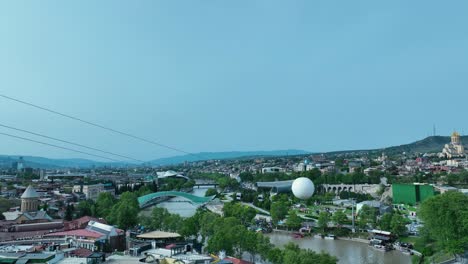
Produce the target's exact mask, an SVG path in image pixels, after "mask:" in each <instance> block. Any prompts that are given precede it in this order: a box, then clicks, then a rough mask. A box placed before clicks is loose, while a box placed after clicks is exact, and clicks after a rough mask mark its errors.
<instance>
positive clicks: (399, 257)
mask: <svg viewBox="0 0 468 264" xmlns="http://www.w3.org/2000/svg"><path fill="white" fill-rule="evenodd" d="M207 190H208V187H202V188H199V189H198V188H194V189H193V191H192V194H194V195H197V196H205V193H206V191H207ZM182 200H183V199H182V198H178V197H174V198H171V199H169V200H167V201H165V202H162V203H159V204H157V205H155V206H158V207H162V208H166V209H167V210H168V211H169V212H170V213H172V214H179V215H180V216H182V217H191V216H193V215H194V214H195V211H196V209H197V208H196V207H195V206H194V205H192V204H191V203H188V202H179V201H182ZM152 209H153V207H149V208H146V209H145V210H144V214H146V215H148V214H150V212H151V210H152ZM267 236H268V237H270V240H271V243H273V244H274V245H276V246H278V247H282V246H284V245H285V244H287V243H289V242H294V243H296V244H298V245H299V246H300V247H301V248H305V249H312V250H314V251H317V252H320V251H324V252H327V253H328V254H330V255H332V256H336V257H337V258H338V259H339V261H338V263H341V264H345V263H353V264H354V263H363V264H381V263H384V264H385V263H388V264H394V263H398V264H410V263H411V257H410V256H408V255H404V254H402V253H400V252H398V251H395V250H394V251H390V252H386V253H383V252H380V251H377V250H374V249H372V248H370V247H369V246H368V245H367V244H364V243H359V242H353V241H346V240H325V239H321V238H313V237H312V238H310V237H308V238H301V239H295V238H292V236H291V235H290V234H286V233H276V232H275V233H271V234H267Z"/></svg>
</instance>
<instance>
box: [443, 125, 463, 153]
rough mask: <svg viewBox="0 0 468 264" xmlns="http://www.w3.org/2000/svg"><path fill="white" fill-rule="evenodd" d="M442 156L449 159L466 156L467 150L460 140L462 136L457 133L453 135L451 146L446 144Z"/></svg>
mask: <svg viewBox="0 0 468 264" xmlns="http://www.w3.org/2000/svg"><path fill="white" fill-rule="evenodd" d="M442 155H444V156H445V157H446V158H448V159H451V158H458V157H464V156H465V148H464V147H463V144H462V142H461V140H460V134H458V132H457V131H454V132H453V133H452V136H451V142H450V144H445V146H444V149H443V150H442Z"/></svg>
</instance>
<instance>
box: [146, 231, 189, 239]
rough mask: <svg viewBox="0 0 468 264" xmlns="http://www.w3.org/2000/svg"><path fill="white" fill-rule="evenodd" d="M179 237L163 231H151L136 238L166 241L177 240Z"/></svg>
mask: <svg viewBox="0 0 468 264" xmlns="http://www.w3.org/2000/svg"><path fill="white" fill-rule="evenodd" d="M177 237H180V235H179V234H177V233H170V232H163V231H153V232H149V233H145V234H141V235H138V236H137V238H143V239H168V238H177Z"/></svg>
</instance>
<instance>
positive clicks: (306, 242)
mask: <svg viewBox="0 0 468 264" xmlns="http://www.w3.org/2000/svg"><path fill="white" fill-rule="evenodd" d="M267 236H268V237H270V241H271V243H273V244H274V245H276V246H279V247H282V246H284V245H285V244H287V243H289V242H293V243H295V244H297V245H299V247H301V248H306V249H312V250H314V251H317V252H320V251H324V252H326V253H328V254H330V255H332V256H336V257H337V258H338V263H342V264H345V263H353V264H354V263H363V264H380V263H388V264H395V263H398V264H410V263H411V257H410V256H408V255H404V254H402V253H400V252H399V251H396V250H393V251H390V252H386V253H384V252H380V251H377V250H375V249H372V248H370V247H369V246H368V245H367V244H364V243H359V242H354V241H346V240H326V239H321V238H315V237H312V238H311V237H307V238H300V239H295V238H292V236H291V235H290V234H286V233H276V232H275V233H271V234H267Z"/></svg>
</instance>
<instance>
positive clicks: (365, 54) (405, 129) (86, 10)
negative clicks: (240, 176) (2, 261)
mask: <svg viewBox="0 0 468 264" xmlns="http://www.w3.org/2000/svg"><path fill="white" fill-rule="evenodd" d="M384 2H385V3H384ZM467 13H468V2H467V1H464V0H460V1H444V2H441V1H427V0H424V1H408V0H402V1H308V0H306V1H271V0H268V1H253V0H245V1H242V0H236V1H212V0H205V1H173V0H171V1H169V0H167V1H94V0H93V1H17V0H15V1H2V2H1V3H0V92H1V93H2V94H6V95H9V96H12V97H16V98H19V99H22V100H26V101H30V102H34V103H36V104H39V105H43V106H46V107H49V108H52V109H55V110H59V111H62V112H64V113H67V114H71V115H75V116H79V117H81V118H83V119H87V120H90V121H93V122H98V123H101V124H103V125H107V126H110V127H113V128H116V129H120V130H124V131H127V132H129V133H133V134H136V135H139V136H142V137H145V138H148V139H152V140H155V141H158V142H162V143H164V144H167V145H171V146H175V147H178V148H181V149H184V150H187V151H190V152H199V151H231V150H273V149H290V148H297V149H304V150H310V151H331V150H342V149H362V148H377V147H384V146H390V145H398V144H404V143H409V142H412V141H415V140H418V139H422V138H424V137H426V136H427V135H428V134H430V133H432V126H433V124H436V126H437V131H438V134H444V135H448V134H449V133H450V132H451V131H452V130H453V129H458V130H459V131H460V132H462V131H464V132H468V125H467V121H466V115H467V100H468V26H467V25H468V16H467ZM0 124H6V125H10V126H15V127H18V128H23V129H29V130H32V131H35V132H38V133H45V134H47V135H50V136H54V137H59V138H63V139H67V140H72V141H76V142H79V143H82V144H87V145H90V146H93V147H98V148H102V149H105V150H109V151H114V152H118V153H121V154H125V155H130V156H133V157H136V158H140V159H152V158H158V157H163V156H172V155H177V154H178V153H177V152H174V151H169V150H166V149H163V148H157V147H153V146H151V145H147V144H144V143H141V142H138V141H135V140H132V139H128V138H125V137H122V136H118V135H114V134H111V133H109V132H105V131H101V130H98V129H95V128H92V127H89V126H86V125H83V124H79V123H76V122H73V121H70V120H67V119H64V118H61V117H58V116H54V115H52V114H48V113H44V112H40V111H38V110H36V109H33V108H30V107H27V106H24V105H20V104H17V103H14V102H10V101H7V100H5V99H3V98H0ZM0 132H7V133H14V134H17V135H20V134H19V133H18V132H14V131H13V132H12V131H10V130H8V129H4V128H0ZM28 137H31V138H32V136H28ZM0 154H21V155H40V156H46V157H67V158H68V157H86V156H84V155H79V154H75V153H71V152H67V151H62V150H56V149H53V148H50V147H46V146H41V145H36V144H34V143H28V142H22V141H20V140H17V139H10V138H7V137H4V136H1V135H0Z"/></svg>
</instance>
